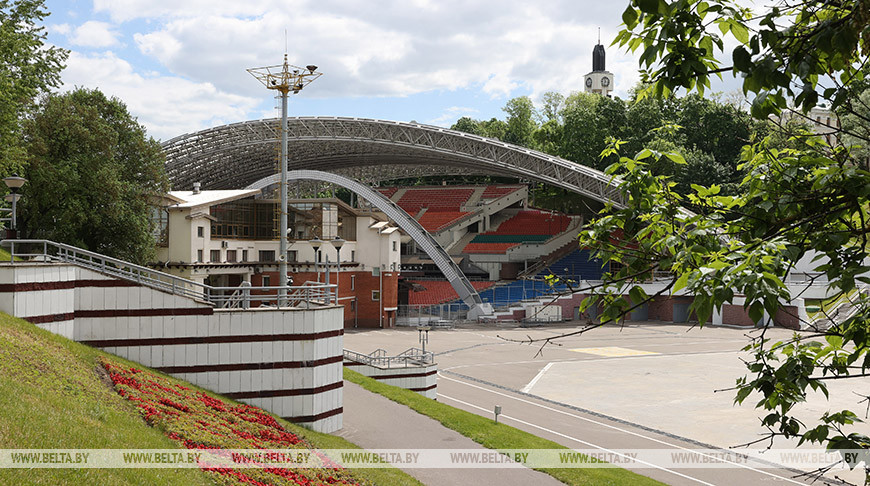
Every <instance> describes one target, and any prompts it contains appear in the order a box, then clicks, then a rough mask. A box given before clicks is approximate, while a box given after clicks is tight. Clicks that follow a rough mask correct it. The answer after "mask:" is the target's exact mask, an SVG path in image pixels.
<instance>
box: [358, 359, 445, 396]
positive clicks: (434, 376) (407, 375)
mask: <svg viewBox="0 0 870 486" xmlns="http://www.w3.org/2000/svg"><path fill="white" fill-rule="evenodd" d="M344 366H347V367H350V369H352V370H354V371H356V372H358V373H361V374H363V375H365V376H368V377H370V378H374V379H376V380H378V381H381V382H384V383H386V384H387V385H393V386H397V387H399V388H405V389H407V390H411V391H415V392H417V393H419V394H421V395H423V396H424V397H426V398H432V399H434V398H436V397H437V395H438V389H437V387H438V364H437V363H433V364H431V365H428V366H414V367H408V368H378V367H376V366H371V365H367V364H362V363H357V362H355V361H349V360H345V361H344Z"/></svg>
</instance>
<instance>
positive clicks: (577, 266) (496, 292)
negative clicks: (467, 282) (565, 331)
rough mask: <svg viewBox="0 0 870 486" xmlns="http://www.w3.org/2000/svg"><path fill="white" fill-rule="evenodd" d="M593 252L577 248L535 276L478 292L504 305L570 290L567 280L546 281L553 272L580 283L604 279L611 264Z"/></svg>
mask: <svg viewBox="0 0 870 486" xmlns="http://www.w3.org/2000/svg"><path fill="white" fill-rule="evenodd" d="M590 253H591V252H590V251H589V250H586V249H578V250H575V251H573V252H571V253H569V254H568V255H566V256H564V257H562V258H561V259H559V260H557V261H556V262H555V263H553V264H551V265H550V266H549V267H547V268H544V269H543V270H541V271H540V272H538V273H537V274H536V275H535V280H515V281H513V282H511V283H509V284H507V285H496V286H494V287H490V288H488V289H486V290H483V291H480V292H478V293H479V294H480V298H481V299H483V301H484V302H489V303H491V304H493V306H494V307H504V306H508V305H510V304H513V303H516V302H520V301H522V300H525V299H534V298H538V297H541V296H546V295H548V294H552V293H554V292H562V291H565V290H568V287H567V286H566V285H564V284H561V285H557V286H555V287H550V286H549V285H547V282H546V281H544V278H545V277H546V276H547V275H550V274H551V273H552V274H554V275H558V276H560V277H563V278H565V279H567V280H573V281H575V282H578V284H579V281H580V280H601V275H602V274H603V273H604V272H605V271H607V270H608V267H609V266H605V267H604V268H602V267H601V260H597V259H592V260H590V258H589V257H590ZM575 285H576V284H575ZM454 303H456V304H460V303H461V301H459V300H456V301H454ZM463 308H464V305H463Z"/></svg>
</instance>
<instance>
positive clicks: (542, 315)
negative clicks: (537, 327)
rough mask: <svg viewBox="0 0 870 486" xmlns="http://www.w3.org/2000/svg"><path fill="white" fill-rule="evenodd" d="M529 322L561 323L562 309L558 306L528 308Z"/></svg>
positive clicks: (527, 316) (527, 319) (527, 317)
mask: <svg viewBox="0 0 870 486" xmlns="http://www.w3.org/2000/svg"><path fill="white" fill-rule="evenodd" d="M525 320H526V321H528V322H561V321H562V307H561V306H558V305H533V306H529V307H526V319H525Z"/></svg>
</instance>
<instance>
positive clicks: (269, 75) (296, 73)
mask: <svg viewBox="0 0 870 486" xmlns="http://www.w3.org/2000/svg"><path fill="white" fill-rule="evenodd" d="M247 71H248V72H249V73H251V75H252V76H254V77H255V78H257V80H258V81H260V82H261V83H263V85H264V86H265V87H266V88H267V89H274V90H276V91H278V92H279V93H281V185H280V192H281V214H280V219H279V226H280V227H279V231H278V234H279V235H281V237H280V238H279V248H278V251H279V253H280V254H281V255H284V258H281V259H279V263H278V274H279V275H278V278H279V279H280V285H281V290H280V291H279V292H280V295H281V297H283V296H284V295H285V293H286V292H287V289H286V287H287V240H286V239H285V238H284V235H285V234H287V94H288V93H289V92H291V91H292V92H293V94H298V93H299V92H300V91H302V88H304V87H306V86H308V84H310V83H311V82H312V81H314V80H315V79H317V78H319V77H320V76H321V74H322V73H318V72H316V71H317V66H315V65H313V64H309V65H308V66H305V68H304V69H303V68H301V67H299V66H293V65H291V64H290V63H289V62H287V54H284V64H282V65H277V66H265V67H260V68H252V69H248V70H247Z"/></svg>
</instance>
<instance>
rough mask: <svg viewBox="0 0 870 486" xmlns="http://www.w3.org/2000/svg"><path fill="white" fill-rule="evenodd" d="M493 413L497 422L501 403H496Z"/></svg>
mask: <svg viewBox="0 0 870 486" xmlns="http://www.w3.org/2000/svg"><path fill="white" fill-rule="evenodd" d="M493 413H494V414H495V423H496V424H498V416H499V415H500V414H501V405H496V406H495V409H494V410H493Z"/></svg>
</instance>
